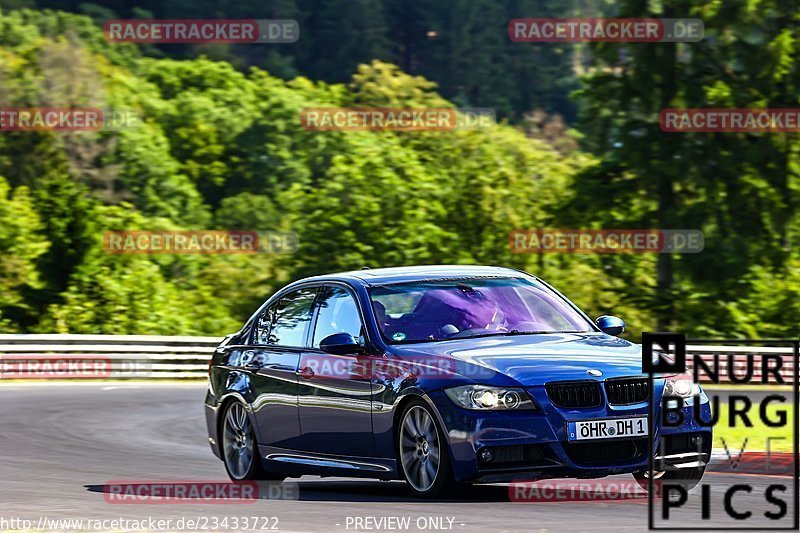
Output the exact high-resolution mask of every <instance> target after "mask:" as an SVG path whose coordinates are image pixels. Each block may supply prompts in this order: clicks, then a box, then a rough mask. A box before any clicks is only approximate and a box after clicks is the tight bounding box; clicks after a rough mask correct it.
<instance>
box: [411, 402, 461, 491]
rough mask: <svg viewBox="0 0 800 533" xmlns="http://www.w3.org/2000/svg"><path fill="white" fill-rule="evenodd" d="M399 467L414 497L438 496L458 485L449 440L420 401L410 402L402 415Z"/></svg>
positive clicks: (428, 409) (425, 405)
mask: <svg viewBox="0 0 800 533" xmlns="http://www.w3.org/2000/svg"><path fill="white" fill-rule="evenodd" d="M397 467H398V470H399V472H400V473H401V474H402V475H403V479H405V481H406V484H407V485H408V488H409V490H410V491H411V493H412V494H413V495H414V496H419V497H422V498H438V497H440V496H442V495H443V494H445V493H453V492H454V489H455V487H456V483H455V480H454V479H453V470H452V466H451V464H450V449H449V446H448V444H447V439H446V438H445V436H444V432H443V431H442V428H441V427H439V424H438V422H437V421H436V416H435V415H434V414H433V412H432V411H431V409H430V407H428V405H427V404H426V403H425V402H423V401H421V400H414V401H412V402H411V403H409V404H408V405H407V406H406V408H405V410H404V411H403V414H402V415H401V416H400V425H399V427H398V428H397Z"/></svg>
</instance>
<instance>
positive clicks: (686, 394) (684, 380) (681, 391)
mask: <svg viewBox="0 0 800 533" xmlns="http://www.w3.org/2000/svg"><path fill="white" fill-rule="evenodd" d="M700 392H701V391H700V385H698V384H697V383H695V382H694V376H692V375H691V374H689V373H686V374H678V375H677V376H668V377H667V378H666V382H665V383H664V396H679V397H681V398H691V397H692V396H698V395H699V394H700Z"/></svg>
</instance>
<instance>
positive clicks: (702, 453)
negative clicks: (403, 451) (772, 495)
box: [428, 387, 711, 483]
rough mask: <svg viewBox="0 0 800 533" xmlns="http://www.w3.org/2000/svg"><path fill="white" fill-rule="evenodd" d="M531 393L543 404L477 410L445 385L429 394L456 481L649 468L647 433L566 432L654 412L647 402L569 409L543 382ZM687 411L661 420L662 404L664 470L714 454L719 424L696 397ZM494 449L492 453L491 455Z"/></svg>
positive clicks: (656, 427) (658, 448) (658, 451)
mask: <svg viewBox="0 0 800 533" xmlns="http://www.w3.org/2000/svg"><path fill="white" fill-rule="evenodd" d="M529 392H530V393H531V395H532V396H533V397H534V400H535V401H536V403H537V404H538V405H539V406H540V408H541V410H535V411H534V410H526V411H474V410H467V409H462V408H460V407H458V406H456V405H455V404H454V403H453V402H452V401H451V400H450V399H449V398H448V397H447V395H446V394H445V393H444V392H442V391H438V392H434V393H431V394H429V395H428V400H429V402H430V403H431V404H432V405H433V406H434V407H435V409H436V411H437V414H438V416H439V422H440V423H441V425H442V427H443V429H444V432H445V434H446V439H447V441H448V444H449V448H450V451H451V459H452V464H453V474H454V476H455V478H456V480H458V481H472V482H484V483H489V482H492V483H493V482H508V481H515V480H520V481H522V480H533V479H546V478H557V477H572V478H597V477H604V476H608V475H614V474H624V473H631V472H637V471H642V470H647V469H648V468H649V457H648V447H649V442H648V441H649V439H648V438H647V437H644V438H634V439H629V438H620V439H597V440H589V441H580V442H569V441H568V440H567V435H566V427H567V422H569V421H578V420H590V419H599V418H614V417H632V416H642V415H647V414H648V411H649V406H648V404H647V402H643V403H641V404H635V405H627V406H609V405H607V404H605V402H604V404H603V405H602V406H600V407H597V408H589V409H584V408H581V409H562V408H556V407H555V406H553V405H552V404H551V403H550V402H549V401H548V399H547V395H546V393H545V392H544V390H543V388H542V390H536V388H533V387H532V388H530V389H529ZM702 398H705V396H703V397H702ZM683 411H684V421H683V423H682V424H681V425H678V426H673V427H667V426H662V425H661V424H660V420H659V419H660V411H659V410H658V408H655V409H654V416H653V420H652V424H653V426H652V429H651V432H652V433H653V435H654V442H653V446H654V447H653V450H654V452H653V455H654V467H655V469H656V470H673V469H679V468H692V467H698V466H704V465H705V463H706V462H707V461H708V457H709V454H710V452H711V428H710V427H705V426H702V425H699V424H698V423H697V422H696V420H695V419H694V413H693V407H692V405H691V403H688V404H687V405H686V406H684V409H683ZM701 416H702V418H703V419H704V420H708V419H709V418H710V409H709V404H708V401H707V398H705V402H704V403H701ZM486 450H489V452H490V455H491V460H486V459H487V452H486Z"/></svg>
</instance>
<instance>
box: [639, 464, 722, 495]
mask: <svg viewBox="0 0 800 533" xmlns="http://www.w3.org/2000/svg"><path fill="white" fill-rule="evenodd" d="M705 471H706V467H705V466H701V467H699V468H685V469H682V470H669V471H666V472H659V471H656V472H653V483H654V484H655V483H658V482H661V483H666V484H668V485H680V486H682V487H683V488H685V489H686V490H687V491H690V490H692V489H693V488H695V487H696V486H697V484H698V483H700V480H701V479H703V474H705ZM633 478H634V479H635V480H636V482H637V483H638V484H639V486H640V487H642V488H643V489H644V490H649V488H650V484H649V477H648V472H647V471H646V470H644V471H641V472H634V473H633ZM656 493H658V494H660V493H661V491H660V490H659V488H658V487H656Z"/></svg>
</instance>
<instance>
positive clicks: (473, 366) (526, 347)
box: [394, 333, 642, 386]
mask: <svg viewBox="0 0 800 533" xmlns="http://www.w3.org/2000/svg"><path fill="white" fill-rule="evenodd" d="M394 348H395V351H396V352H397V353H398V355H400V356H401V357H404V358H405V357H410V358H414V359H417V357H422V358H425V359H426V360H428V361H432V360H438V361H439V366H441V361H442V360H444V361H446V362H449V363H450V364H449V365H448V368H450V369H452V370H453V373H455V374H459V375H461V376H462V377H466V378H472V379H475V381H483V380H482V379H480V378H482V377H483V378H486V377H491V376H493V375H495V374H496V373H499V374H502V375H504V376H507V377H509V378H511V379H513V380H514V381H516V382H518V383H520V384H522V385H525V386H533V385H541V384H544V383H547V382H549V381H560V380H574V379H600V380H602V379H607V378H613V377H622V376H639V375H642V350H641V347H640V346H639V345H637V344H633V343H632V342H629V341H626V340H624V339H620V338H617V337H612V336H610V335H606V334H604V333H549V334H543V335H517V336H509V337H485V338H482V339H455V340H449V341H442V342H430V343H421V344H410V345H405V346H395V347H394ZM417 360H419V359H417ZM589 370H595V371H599V372H601V373H602V374H601V375H600V376H592V375H590V374H588V373H587V371H589ZM476 376H477V377H476ZM490 381H491V380H490Z"/></svg>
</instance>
